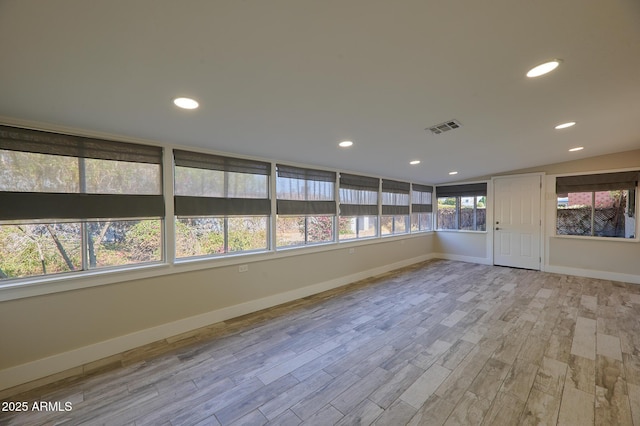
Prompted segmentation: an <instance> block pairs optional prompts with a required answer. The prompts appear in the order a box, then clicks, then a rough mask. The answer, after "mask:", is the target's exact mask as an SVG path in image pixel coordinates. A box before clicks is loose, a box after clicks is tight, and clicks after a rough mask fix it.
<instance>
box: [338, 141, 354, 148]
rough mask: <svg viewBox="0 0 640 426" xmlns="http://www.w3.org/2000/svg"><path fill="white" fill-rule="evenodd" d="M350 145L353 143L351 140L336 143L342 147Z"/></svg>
mask: <svg viewBox="0 0 640 426" xmlns="http://www.w3.org/2000/svg"><path fill="white" fill-rule="evenodd" d="M351 145H353V142H351V141H342V142H340V143H339V144H338V146H341V147H342V148H348V147H350V146H351Z"/></svg>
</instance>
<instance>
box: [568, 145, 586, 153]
mask: <svg viewBox="0 0 640 426" xmlns="http://www.w3.org/2000/svg"><path fill="white" fill-rule="evenodd" d="M583 149H584V146H576V147H575V148H571V149H570V150H569V151H570V152H576V151H582V150H583Z"/></svg>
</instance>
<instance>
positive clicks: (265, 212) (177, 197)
mask: <svg viewBox="0 0 640 426" xmlns="http://www.w3.org/2000/svg"><path fill="white" fill-rule="evenodd" d="M172 152H173V158H174V161H173V174H172V176H173V187H174V194H173V195H174V219H173V220H174V223H173V225H174V246H173V254H174V256H175V261H176V262H182V261H185V260H189V259H194V258H195V259H198V258H200V259H207V258H215V257H223V256H229V255H238V254H241V253H256V252H263V251H268V250H270V247H271V237H270V226H269V221H270V216H271V179H270V177H271V163H268V162H264V161H258V160H248V159H242V158H236V157H228V156H222V155H216V154H204V153H199V152H194V151H187V150H182V149H173V151H172ZM179 167H180V168H187V169H193V170H208V171H211V172H221V173H222V188H221V190H218V191H217V192H219V193H220V195H221V196H203V195H187V194H183V193H182V192H183V191H182V189H180V190H179V191H176V190H175V188H176V186H177V185H178V182H177V179H176V175H177V173H176V170H177V168H179ZM232 173H233V174H234V175H236V174H242V175H249V176H264V177H265V178H264V179H265V182H264V185H265V187H264V188H263V195H264V196H263V197H259V196H255V195H247V196H245V197H238V196H234V197H230V196H229V194H230V192H231V191H230V190H229V186H230V183H231V180H232V179H230V177H231V175H230V174H232ZM234 195H236V194H234ZM257 217H264V218H265V221H266V229H265V231H266V232H265V241H264V243H265V246H264V247H260V248H254V249H248V250H240V251H235V250H231V249H230V245H229V234H230V230H229V228H230V226H229V220H230V219H233V218H257ZM188 219H202V220H207V219H214V220H215V219H220V220H222V224H223V225H222V243H223V245H222V252H214V253H196V254H194V255H187V256H178V235H177V233H176V232H175V231H176V229H177V227H178V223H180V222H181V221H182V220H188Z"/></svg>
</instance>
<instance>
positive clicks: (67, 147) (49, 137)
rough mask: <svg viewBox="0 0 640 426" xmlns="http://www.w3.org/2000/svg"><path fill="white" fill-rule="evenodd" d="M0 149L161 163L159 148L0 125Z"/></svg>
mask: <svg viewBox="0 0 640 426" xmlns="http://www.w3.org/2000/svg"><path fill="white" fill-rule="evenodd" d="M0 149H6V150H10V151H22V152H31V153H36V154H48V155H63V156H67V157H78V158H92V159H98V160H115V161H128V162H134V163H150V164H162V148H161V147H157V146H150V145H140V144H133V143H125V142H115V141H108V140H102V139H94V138H86V137H82V136H72V135H64V134H60V133H52V132H44V131H40V130H30V129H22V128H17V127H9V126H0Z"/></svg>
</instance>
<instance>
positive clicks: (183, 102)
mask: <svg viewBox="0 0 640 426" xmlns="http://www.w3.org/2000/svg"><path fill="white" fill-rule="evenodd" d="M173 104H174V105H175V106H177V107H178V108H182V109H196V108H198V106H200V104H199V103H198V101H196V100H195V99H191V98H175V99H174V100H173Z"/></svg>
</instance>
